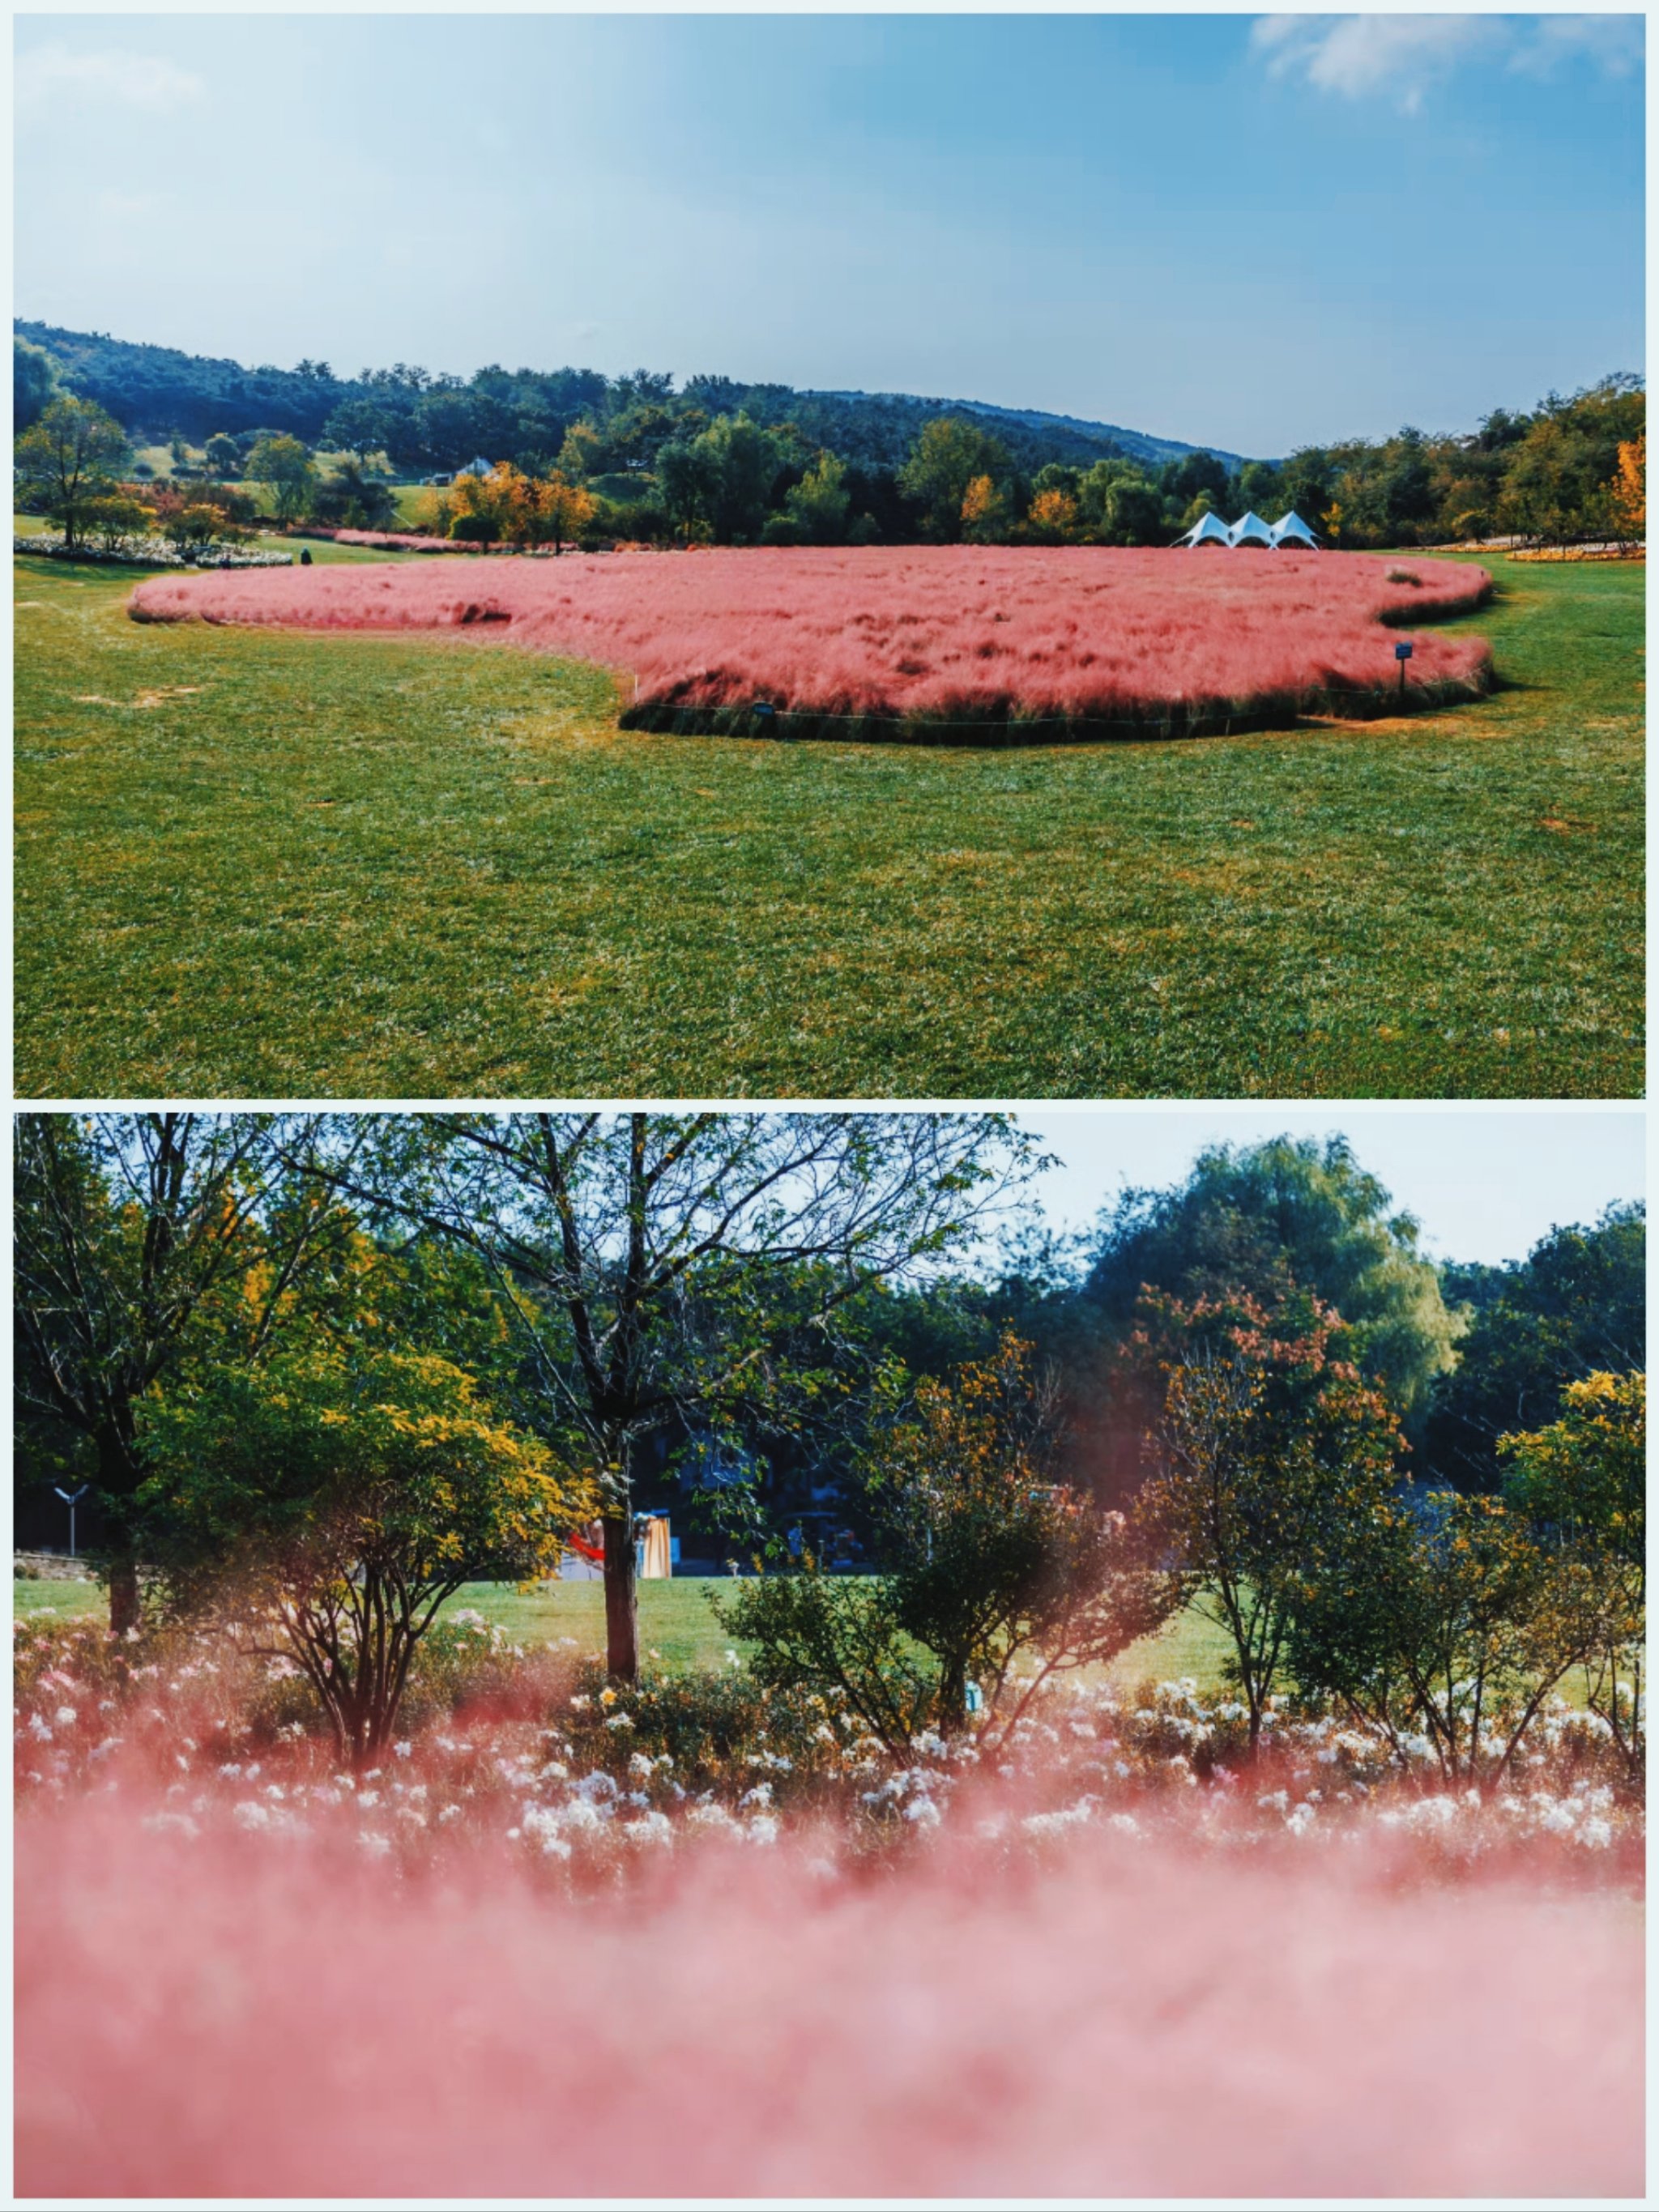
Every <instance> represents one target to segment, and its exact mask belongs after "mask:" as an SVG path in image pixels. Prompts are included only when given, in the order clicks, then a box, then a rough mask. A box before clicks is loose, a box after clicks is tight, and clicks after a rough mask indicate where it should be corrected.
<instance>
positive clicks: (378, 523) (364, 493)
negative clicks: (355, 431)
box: [311, 453, 398, 530]
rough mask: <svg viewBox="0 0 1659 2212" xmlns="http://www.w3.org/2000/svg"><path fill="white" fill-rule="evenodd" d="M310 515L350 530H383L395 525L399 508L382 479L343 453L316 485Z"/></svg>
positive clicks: (351, 454) (359, 460) (360, 461)
mask: <svg viewBox="0 0 1659 2212" xmlns="http://www.w3.org/2000/svg"><path fill="white" fill-rule="evenodd" d="M311 513H313V515H314V516H315V517H316V518H317V519H318V520H320V521H324V522H331V523H343V524H344V525H345V526H346V527H347V528H348V529H350V530H384V529H385V528H386V526H387V525H388V524H390V523H392V522H395V521H396V520H397V514H398V507H397V501H395V500H394V499H393V498H392V491H391V488H390V486H389V485H388V484H387V483H386V481H385V480H384V478H382V477H379V476H376V475H374V474H372V473H371V471H369V470H368V468H367V467H366V466H365V465H364V464H363V462H362V460H361V459H358V457H357V456H356V454H355V453H345V454H343V455H342V456H341V457H340V458H339V459H337V460H336V462H335V463H334V465H333V467H332V469H331V471H330V472H329V474H328V475H327V476H326V477H324V478H323V479H322V480H321V482H320V483H318V484H317V486H316V488H315V490H314V492H313V497H312V501H311Z"/></svg>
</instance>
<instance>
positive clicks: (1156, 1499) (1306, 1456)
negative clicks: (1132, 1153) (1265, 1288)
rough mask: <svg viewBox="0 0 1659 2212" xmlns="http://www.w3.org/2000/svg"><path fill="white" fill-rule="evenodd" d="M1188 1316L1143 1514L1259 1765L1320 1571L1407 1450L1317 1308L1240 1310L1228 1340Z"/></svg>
mask: <svg viewBox="0 0 1659 2212" xmlns="http://www.w3.org/2000/svg"><path fill="white" fill-rule="evenodd" d="M1186 1318H1187V1320H1188V1323H1189V1324H1194V1325H1196V1326H1195V1328H1194V1337H1195V1342H1194V1349H1193V1351H1192V1352H1190V1353H1189V1354H1188V1356H1187V1357H1185V1358H1179V1359H1176V1360H1174V1361H1171V1362H1170V1364H1169V1365H1168V1369H1167V1383H1166V1390H1165V1398H1164V1413H1163V1417H1162V1419H1161V1420H1160V1422H1159V1424H1158V1433H1157V1438H1156V1448H1157V1463H1156V1467H1155V1470H1154V1472H1153V1474H1152V1476H1151V1477H1150V1479H1149V1480H1148V1481H1147V1483H1146V1486H1145V1488H1144V1489H1143V1490H1142V1492H1141V1494H1140V1496H1139V1498H1138V1499H1137V1500H1136V1504H1135V1516H1136V1519H1137V1522H1138V1523H1139V1528H1140V1530H1141V1532H1142V1535H1143V1540H1144V1541H1146V1544H1147V1546H1148V1547H1149V1549H1150V1551H1151V1553H1152V1555H1153V1556H1155V1557H1158V1558H1159V1559H1162V1560H1163V1561H1164V1571H1165V1573H1166V1574H1167V1576H1168V1578H1169V1586H1170V1591H1171V1593H1172V1594H1173V1595H1175V1596H1176V1597H1177V1598H1178V1599H1179V1601H1181V1602H1182V1603H1186V1604H1190V1605H1192V1606H1193V1607H1194V1608H1195V1610H1196V1611H1198V1612H1199V1613H1201V1614H1202V1615H1203V1616H1204V1617H1205V1618H1206V1620H1212V1621H1213V1622H1214V1623H1215V1624H1216V1625H1217V1626H1218V1627H1220V1628H1221V1629H1223V1630H1225V1632H1226V1635H1227V1638H1228V1640H1229V1642H1230V1643H1231V1645H1232V1655H1233V1656H1232V1657H1231V1661H1230V1662H1229V1663H1228V1672H1229V1674H1230V1675H1231V1679H1232V1680H1234V1681H1235V1682H1236V1683H1237V1686H1238V1690H1239V1693H1240V1695H1241V1697H1242V1698H1243V1701H1244V1705H1245V1708H1246V1711H1247V1713H1248V1717H1249V1742H1250V1751H1251V1754H1252V1756H1254V1754H1255V1748H1256V1745H1257V1741H1258V1740H1259V1738H1260V1735H1261V1726H1262V1719H1263V1716H1264V1714H1265V1713H1266V1711H1267V1701H1268V1699H1269V1697H1270V1696H1271V1695H1272V1692H1273V1686H1274V1683H1275V1681H1276V1680H1278V1678H1279V1671H1280V1668H1281V1666H1282V1663H1283V1662H1284V1659H1285V1647H1286V1639H1287V1638H1288V1637H1289V1634H1290V1632H1291V1623H1292V1621H1293V1620H1294V1619H1295V1618H1296V1615H1297V1608H1298V1605H1299V1603H1300V1602H1301V1601H1302V1600H1303V1599H1304V1596H1305V1594H1306V1591H1307V1589H1308V1586H1309V1577H1310V1569H1311V1565H1312V1563H1313V1561H1314V1560H1315V1559H1316V1557H1317V1556H1318V1553H1319V1552H1320V1550H1321V1548H1322V1547H1325V1546H1327V1545H1328V1544H1330V1543H1331V1542H1332V1541H1334V1532H1336V1531H1338V1530H1339V1529H1340V1528H1342V1527H1344V1526H1345V1525H1347V1524H1349V1523H1352V1522H1355V1521H1362V1522H1363V1521H1364V1520H1367V1519H1369V1518H1370V1517H1372V1516H1376V1514H1377V1513H1379V1512H1380V1511H1382V1510H1384V1509H1385V1507H1386V1504H1387V1498H1388V1492H1389V1486H1390V1484H1391V1482H1392V1480H1393V1476H1394V1468H1395V1458H1396V1455H1397V1454H1398V1452H1399V1449H1400V1447H1401V1441H1402V1440H1401V1436H1400V1432H1399V1430H1398V1428H1397V1426H1396V1425H1395V1419H1394V1416H1393V1414H1392V1413H1390V1411H1389V1407H1388V1405H1387V1403H1386V1401H1385V1400H1384V1399H1383V1395H1382V1394H1381V1393H1380V1392H1378V1391H1376V1390H1375V1389H1370V1388H1369V1387H1368V1386H1367V1385H1366V1384H1365V1383H1364V1382H1363V1381H1362V1380H1361V1378H1360V1376H1359V1374H1358V1371H1357V1370H1356V1369H1355V1368H1354V1367H1353V1366H1352V1364H1349V1363H1348V1362H1346V1361H1345V1360H1342V1359H1340V1358H1334V1356H1333V1342H1334V1339H1335V1337H1336V1335H1337V1333H1338V1328H1339V1317H1338V1316H1336V1315H1335V1314H1334V1312H1332V1311H1331V1310H1329V1309H1328V1308H1325V1307H1322V1306H1321V1305H1320V1304H1319V1303H1318V1301H1317V1300H1316V1299H1314V1298H1312V1297H1308V1296H1307V1295H1306V1294H1305V1293H1299V1292H1298V1293H1294V1294H1292V1296H1291V1297H1289V1298H1287V1299H1286V1300H1285V1303H1284V1304H1283V1305H1282V1306H1281V1308H1280V1309H1279V1310H1278V1311H1277V1312H1274V1313H1272V1314H1269V1313H1267V1312H1265V1311H1263V1310H1261V1309H1260V1308H1253V1307H1251V1306H1250V1305H1249V1304H1247V1303H1245V1302H1241V1310H1240V1313H1239V1317H1238V1318H1237V1320H1232V1321H1230V1322H1228V1324H1227V1326H1226V1328H1225V1331H1224V1333H1223V1336H1222V1340H1221V1341H1220V1342H1218V1343H1217V1342H1212V1341H1211V1342H1206V1341H1205V1340H1204V1335H1203V1333H1202V1324H1203V1323H1204V1322H1205V1321H1206V1318H1207V1316H1206V1315H1205V1313H1204V1312H1203V1310H1201V1309H1199V1308H1194V1309H1193V1310H1191V1311H1190V1312H1189V1313H1188V1316H1186Z"/></svg>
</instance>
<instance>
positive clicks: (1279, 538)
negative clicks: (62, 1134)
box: [1273, 507, 1319, 552]
mask: <svg viewBox="0 0 1659 2212" xmlns="http://www.w3.org/2000/svg"><path fill="white" fill-rule="evenodd" d="M1286 538H1289V539H1290V540H1291V542H1292V543H1293V544H1297V545H1306V546H1308V547H1309V548H1310V550H1312V551H1314V552H1318V550H1319V540H1318V539H1317V538H1316V537H1315V536H1314V534H1313V532H1312V531H1311V530H1310V529H1309V527H1308V526H1307V524H1306V523H1305V522H1304V520H1302V517H1301V516H1300V515H1299V514H1298V513H1297V511H1296V509H1295V508H1294V507H1292V508H1291V511H1290V513H1288V514H1281V515H1280V516H1279V520H1278V521H1277V522H1276V523H1274V525H1273V544H1275V545H1282V544H1284V543H1285V540H1286Z"/></svg>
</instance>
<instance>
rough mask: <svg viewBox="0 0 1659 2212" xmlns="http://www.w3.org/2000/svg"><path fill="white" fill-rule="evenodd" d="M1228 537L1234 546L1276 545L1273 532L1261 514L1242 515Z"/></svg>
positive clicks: (1228, 533)
mask: <svg viewBox="0 0 1659 2212" xmlns="http://www.w3.org/2000/svg"><path fill="white" fill-rule="evenodd" d="M1227 537H1228V539H1229V541H1230V542H1231V544H1234V545H1267V546H1271V545H1273V544H1274V543H1275V540H1274V538H1273V532H1272V531H1271V530H1269V529H1268V527H1267V524H1266V523H1265V522H1264V521H1263V520H1261V516H1260V515H1259V514H1241V515H1240V516H1239V518H1238V520H1237V522H1236V523H1234V525H1233V526H1232V528H1231V530H1230V531H1229V532H1227Z"/></svg>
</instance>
